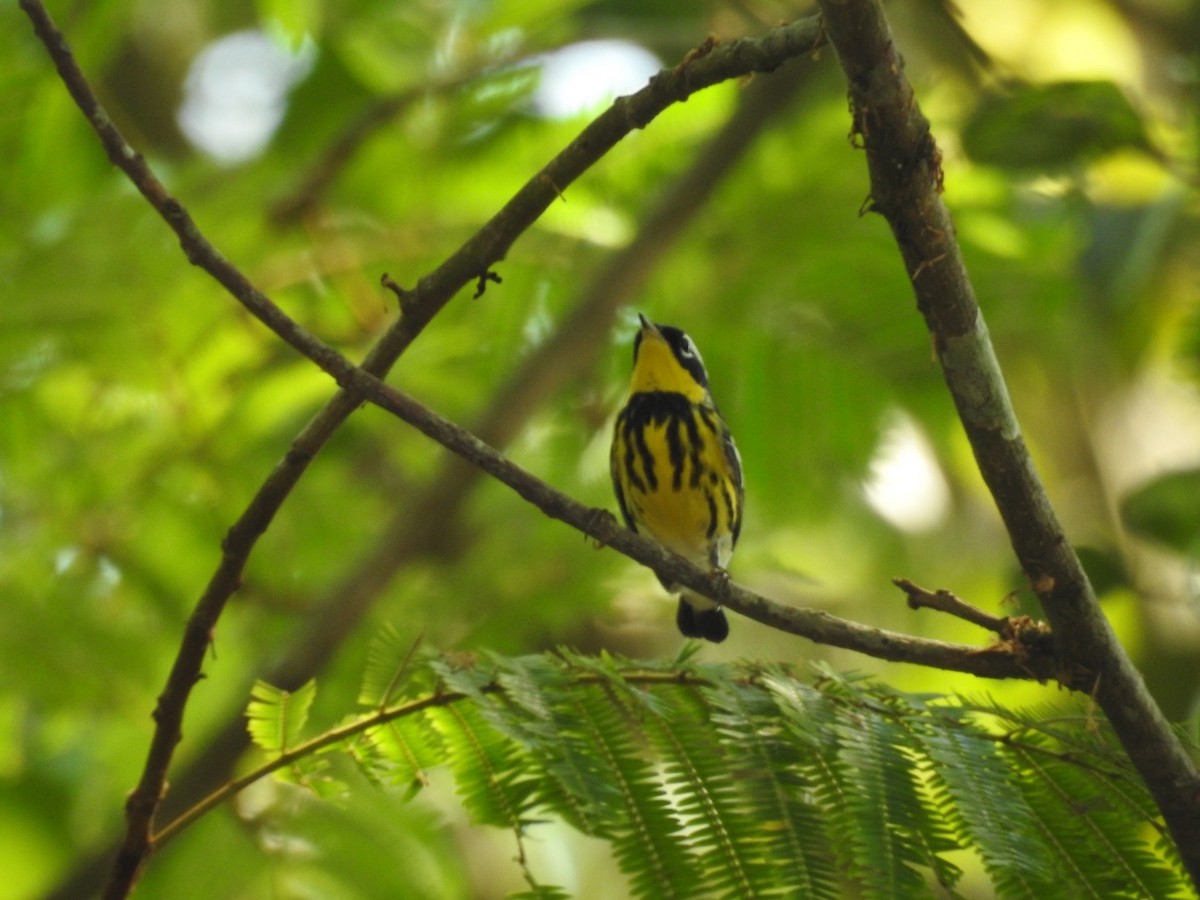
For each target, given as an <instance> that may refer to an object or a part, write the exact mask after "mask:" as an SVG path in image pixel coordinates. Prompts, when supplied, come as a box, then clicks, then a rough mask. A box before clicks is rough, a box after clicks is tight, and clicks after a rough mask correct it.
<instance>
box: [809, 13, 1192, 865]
mask: <svg viewBox="0 0 1200 900" xmlns="http://www.w3.org/2000/svg"><path fill="white" fill-rule="evenodd" d="M819 5H820V7H821V10H822V13H823V14H824V19H825V23H826V27H827V29H828V32H829V39H830V43H832V44H833V46H834V49H835V50H836V51H837V55H838V59H839V61H840V62H841V65H842V68H843V70H844V71H845V73H846V81H847V83H848V86H849V92H850V106H851V113H852V116H853V125H852V126H851V134H852V137H853V138H854V139H855V140H856V141H857V142H859V145H860V146H861V147H863V149H865V150H866V155H867V166H868V171H869V173H870V178H871V198H870V209H871V210H872V211H875V212H879V213H881V214H882V215H883V216H884V217H885V218H886V219H887V221H888V224H889V225H890V226H891V229H892V233H893V235H894V236H895V238H896V243H897V244H898V245H899V248H900V253H901V255H902V257H903V258H904V263H905V266H906V268H907V271H908V273H909V278H910V280H911V281H912V285H913V289H914V291H915V292H916V298H917V306H918V308H919V309H920V311H921V313H922V314H923V315H924V317H925V322H926V325H927V327H928V328H929V331H930V333H931V334H932V336H933V339H934V347H935V349H936V352H937V355H938V360H939V362H940V363H941V366H942V370H943V373H944V375H945V379H946V384H947V386H948V387H949V389H950V393H951V396H952V397H953V399H954V403H955V406H956V408H957V410H958V415H959V418H960V419H961V420H962V424H963V428H964V430H965V431H966V434H967V438H968V439H969V440H970V443H971V448H972V450H973V451H974V454H975V460H976V463H977V464H978V466H979V470H980V472H981V473H982V475H983V478H984V481H985V482H986V483H987V486H988V489H989V490H990V491H991V493H992V496H993V498H994V499H995V501H996V506H997V508H998V509H999V511H1000V515H1001V518H1002V519H1003V520H1004V524H1005V527H1006V529H1007V530H1008V535H1009V539H1010V540H1011V541H1012V544H1013V549H1014V550H1015V551H1016V555H1017V558H1018V560H1019V561H1020V563H1021V567H1022V569H1023V570H1024V571H1025V574H1026V577H1027V578H1028V579H1029V583H1030V585H1031V586H1032V587H1033V590H1034V591H1035V592H1036V593H1037V595H1038V597H1039V598H1040V599H1041V601H1042V606H1043V608H1044V609H1045V611H1046V616H1047V618H1048V619H1049V621H1050V625H1051V627H1052V629H1053V633H1054V636H1055V640H1056V642H1057V644H1058V647H1059V650H1060V652H1061V653H1062V656H1063V658H1064V660H1065V661H1066V662H1067V663H1068V664H1070V665H1071V666H1072V667H1074V669H1075V674H1074V676H1073V678H1072V680H1073V681H1075V682H1076V683H1080V682H1082V681H1091V683H1092V686H1093V692H1094V694H1095V697H1096V699H1097V701H1098V702H1099V704H1100V706H1101V708H1102V709H1103V710H1104V712H1105V714H1106V715H1107V716H1108V718H1109V721H1110V722H1111V723H1112V725H1113V728H1114V730H1115V731H1116V733H1117V735H1118V736H1119V738H1120V740H1121V743H1122V744H1123V745H1124V747H1125V751H1126V752H1127V753H1128V754H1129V756H1130V759H1131V760H1132V761H1133V763H1134V765H1135V766H1136V768H1137V769H1138V772H1139V773H1140V774H1141V776H1142V777H1143V778H1144V779H1145V781H1146V784H1147V786H1148V787H1149V788H1150V792H1151V793H1152V794H1153V796H1154V798H1155V800H1156V801H1157V803H1158V806H1159V809H1160V810H1162V813H1163V818H1164V820H1165V821H1166V823H1167V826H1168V828H1169V829H1170V830H1171V833H1172V835H1173V836H1174V838H1175V842H1176V844H1177V846H1178V848H1179V852H1180V855H1181V857H1182V858H1183V860H1184V862H1185V865H1186V866H1187V868H1188V871H1189V873H1190V874H1191V877H1192V880H1193V882H1195V883H1196V884H1197V885H1200V776H1198V775H1197V772H1196V768H1195V766H1194V765H1193V764H1192V762H1191V760H1190V759H1189V757H1188V754H1187V752H1186V750H1185V749H1184V747H1183V745H1182V744H1181V743H1180V741H1179V740H1178V739H1177V738H1176V737H1175V735H1174V733H1173V732H1172V730H1171V727H1170V724H1169V723H1168V722H1167V720H1166V718H1165V717H1164V716H1163V714H1162V712H1161V711H1160V710H1159V709H1158V707H1157V706H1156V705H1155V703H1154V701H1153V699H1152V698H1151V697H1150V694H1149V692H1148V691H1147V690H1146V687H1145V684H1144V683H1143V682H1142V679H1141V677H1140V675H1139V674H1138V673H1137V670H1136V669H1135V668H1134V666H1133V663H1132V662H1131V661H1130V659H1129V657H1128V656H1127V655H1126V654H1125V652H1124V650H1123V649H1122V647H1121V645H1120V643H1119V642H1118V641H1117V638H1116V635H1115V634H1114V633H1113V631H1112V628H1111V627H1110V626H1109V624H1108V621H1107V620H1106V619H1105V618H1104V615H1103V613H1102V612H1101V610H1100V606H1099V604H1098V603H1097V601H1096V596H1095V593H1094V591H1093V590H1092V586H1091V583H1090V582H1089V581H1088V578H1087V575H1086V574H1085V572H1084V571H1083V567H1082V566H1081V565H1080V563H1079V559H1078V557H1077V556H1076V555H1075V551H1074V550H1073V549H1072V547H1071V545H1070V543H1069V542H1068V541H1067V538H1066V535H1065V534H1064V533H1063V530H1062V527H1061V525H1060V524H1059V522H1058V520H1057V517H1056V516H1055V514H1054V510H1053V509H1052V507H1051V505H1050V500H1049V498H1048V497H1047V495H1046V491H1045V489H1044V487H1043V486H1042V483H1041V480H1040V478H1039V477H1038V474H1037V471H1036V470H1035V468H1034V466H1033V462H1032V460H1031V459H1030V456H1029V452H1028V450H1027V449H1026V447H1025V442H1024V440H1023V439H1022V437H1021V432H1020V428H1019V426H1018V424H1017V419H1016V414H1015V413H1014V412H1013V408H1012V404H1011V402H1010V400H1009V396H1008V388H1007V386H1006V385H1005V383H1004V378H1003V376H1002V375H1001V373H1000V366H999V363H998V362H997V360H996V354H995V350H994V349H993V347H992V343H991V340H990V339H989V337H988V332H987V326H986V324H985V322H984V319H983V314H982V312H981V311H980V309H979V306H978V304H977V302H976V299H975V294H974V290H973V289H972V287H971V283H970V280H969V278H968V276H967V272H966V268H965V266H964V265H963V261H962V256H961V254H960V252H959V248H958V243H957V241H956V240H955V237H954V226H953V224H952V223H951V220H950V215H949V213H948V212H947V210H946V207H945V206H944V204H943V203H942V200H941V190H942V170H941V155H940V153H939V151H938V148H937V145H936V143H935V142H934V139H933V136H932V135H931V134H930V130H929V122H928V121H927V120H926V119H925V117H924V116H923V115H922V114H921V111H920V108H919V107H918V105H917V101H916V98H915V96H914V95H913V91H912V86H911V85H910V84H909V83H908V80H907V79H906V78H905V76H904V61H903V59H902V58H901V56H900V53H899V51H898V50H897V49H896V47H895V44H894V43H893V41H892V37H891V33H890V31H889V29H888V25H887V21H886V20H885V18H884V16H883V11H882V9H881V8H880V6H879V4H878V2H877V0H819Z"/></svg>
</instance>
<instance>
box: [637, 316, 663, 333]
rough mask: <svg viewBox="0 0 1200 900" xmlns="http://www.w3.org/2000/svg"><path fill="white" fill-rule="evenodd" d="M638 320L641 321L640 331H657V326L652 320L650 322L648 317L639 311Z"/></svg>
mask: <svg viewBox="0 0 1200 900" xmlns="http://www.w3.org/2000/svg"><path fill="white" fill-rule="evenodd" d="M638 321H640V322H641V323H642V331H652V332H654V333H655V334H657V333H658V326H657V325H655V324H654V323H653V322H651V321H650V320H649V319H647V318H646V317H645V316H643V315H642V314H641V313H638Z"/></svg>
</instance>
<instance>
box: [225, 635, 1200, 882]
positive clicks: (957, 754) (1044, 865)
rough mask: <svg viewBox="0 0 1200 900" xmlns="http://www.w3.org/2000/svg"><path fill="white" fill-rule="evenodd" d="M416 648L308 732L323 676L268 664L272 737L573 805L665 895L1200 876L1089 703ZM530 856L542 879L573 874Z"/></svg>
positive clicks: (407, 774)
mask: <svg viewBox="0 0 1200 900" xmlns="http://www.w3.org/2000/svg"><path fill="white" fill-rule="evenodd" d="M412 657H413V654H412V652H411V648H409V647H406V646H405V645H404V644H403V643H402V642H400V641H398V640H397V639H396V637H395V635H385V636H384V637H383V638H382V639H381V641H380V642H379V643H378V644H377V646H376V647H375V648H374V649H373V651H372V653H371V656H370V662H369V664H368V675H367V684H366V685H365V687H364V690H363V693H362V702H363V704H364V706H365V707H367V708H368V709H369V712H366V713H364V714H363V715H362V716H360V717H357V718H355V719H351V720H349V721H347V722H344V723H343V724H341V725H339V726H338V728H336V729H333V730H332V731H330V732H328V733H326V734H325V735H319V736H317V737H315V738H311V739H309V741H308V742H307V743H301V742H300V738H301V735H300V731H299V729H300V728H301V727H302V726H303V720H304V716H305V715H306V713H307V710H308V707H309V705H310V704H311V702H312V695H311V689H310V688H308V687H306V688H305V689H304V690H303V691H301V692H297V693H296V694H294V695H284V694H282V693H281V692H278V691H274V690H273V689H270V688H268V687H267V686H258V687H256V689H255V694H254V699H253V700H252V702H251V707H250V713H249V715H250V722H251V731H252V733H253V734H254V736H255V740H256V741H257V742H258V743H259V744H260V746H262V747H263V748H264V749H265V750H267V751H268V753H269V754H273V755H275V756H276V757H277V762H286V763H287V764H288V766H289V769H288V771H290V772H292V774H293V776H295V775H296V773H297V772H300V773H301V774H303V771H304V770H305V768H306V767H309V766H319V762H318V761H317V754H318V751H321V750H325V751H327V750H329V749H330V748H331V747H335V746H336V747H342V748H344V749H346V750H347V751H349V752H350V755H351V756H352V757H353V758H354V759H355V760H356V761H357V762H358V763H359V765H360V766H361V767H362V768H363V769H364V771H366V772H367V774H368V775H369V776H370V777H371V778H372V779H373V780H375V781H377V782H381V783H398V784H401V785H403V786H406V787H408V788H409V789H410V791H412V792H416V791H419V790H420V789H421V787H422V785H423V784H425V773H426V772H427V771H429V770H430V769H431V768H433V767H435V766H446V767H448V769H449V770H450V771H451V772H452V773H453V776H454V779H455V782H456V784H457V787H458V792H459V795H460V796H461V797H462V801H463V804H464V806H465V807H466V808H467V809H468V810H469V811H470V813H471V815H472V816H473V817H474V818H475V819H476V820H477V821H478V822H480V823H484V824H488V825H494V826H498V827H501V828H505V829H509V830H511V831H513V832H515V833H516V835H517V837H518V840H520V839H521V838H522V836H523V835H524V834H525V833H527V832H529V831H530V830H531V829H536V828H537V823H538V822H539V821H544V820H545V819H547V818H548V817H558V818H560V819H562V820H564V821H566V822H568V823H570V824H571V825H572V826H573V827H575V828H577V829H578V830H580V831H581V832H583V833H585V834H588V835H591V836H594V837H598V838H602V839H604V840H607V841H608V842H609V844H610V845H611V847H612V849H613V854H614V856H615V858H616V860H617V862H618V864H619V865H620V867H621V868H622V870H623V871H624V872H625V873H626V875H627V876H628V879H629V884H630V886H631V888H632V890H633V891H634V893H635V894H636V895H638V896H641V897H653V898H666V897H680V898H683V897H698V896H704V897H764V896H778V897H800V898H809V897H811V898H835V897H840V896H845V895H846V894H847V893H850V894H854V895H860V896H863V897H879V898H897V897H899V898H907V897H934V896H937V897H944V896H957V894H956V891H957V889H958V887H959V886H960V885H961V884H962V882H963V879H964V878H969V879H973V880H974V881H973V886H972V890H973V891H974V892H975V893H978V892H980V891H981V890H984V891H990V892H992V893H994V894H995V895H996V896H999V897H1018V898H1026V897H1029V898H1033V897H1037V898H1042V897H1096V898H1101V897H1103V898H1111V897H1155V898H1160V897H1162V898H1166V897H1195V896H1196V895H1195V893H1194V891H1193V890H1192V888H1191V887H1190V885H1189V882H1188V881H1187V879H1186V876H1185V875H1184V874H1183V871H1182V868H1181V867H1180V865H1179V862H1178V860H1177V858H1176V855H1175V850H1174V848H1173V847H1172V846H1171V844H1170V841H1169V838H1168V837H1167V836H1166V833H1165V831H1164V830H1163V828H1162V826H1161V824H1160V822H1159V821H1158V819H1157V817H1156V812H1155V807H1154V804H1153V802H1152V800H1151V799H1150V798H1149V796H1148V795H1147V793H1146V791H1145V789H1144V787H1143V786H1142V784H1141V782H1140V781H1139V780H1138V778H1137V776H1136V773H1135V772H1134V771H1133V769H1132V767H1131V766H1130V765H1129V763H1128V761H1127V760H1126V759H1125V757H1124V755H1123V754H1122V753H1121V751H1120V749H1119V747H1118V746H1117V745H1116V743H1115V741H1113V739H1112V737H1111V735H1110V734H1109V733H1108V731H1107V728H1106V727H1105V726H1104V725H1103V723H1102V722H1099V721H1097V719H1096V717H1095V715H1094V714H1089V711H1088V710H1087V709H1086V708H1085V707H1083V706H1079V705H1077V706H1075V707H1072V708H1067V709H1064V708H1063V707H1057V708H1054V709H1044V710H1037V711H1034V712H1028V713H1019V712H1014V711H1011V710H1007V709H1004V708H1002V707H1000V706H998V705H996V704H994V703H992V702H990V701H987V700H983V701H979V700H975V701H969V700H965V699H960V698H953V697H941V696H928V695H920V696H918V695H911V694H905V693H902V692H900V691H896V690H893V689H891V688H888V687H886V686H884V685H881V684H879V683H876V682H873V681H869V680H865V679H859V678H854V677H847V676H843V675H838V674H836V673H834V672H832V671H829V670H827V669H818V670H817V672H816V675H815V677H814V675H813V674H812V673H807V674H806V675H804V676H803V677H802V676H800V675H798V674H797V673H796V672H794V671H792V670H789V669H787V668H784V667H766V666H751V665H699V664H696V663H695V662H694V661H693V660H691V659H690V658H688V657H687V656H686V655H685V656H683V657H681V658H680V659H677V660H674V661H671V662H662V663H631V662H629V661H626V660H618V659H613V658H610V657H608V656H601V657H598V658H597V657H589V656H582V655H579V654H575V653H572V652H568V651H559V652H557V653H554V654H545V655H540V656H530V657H519V658H504V657H499V656H486V657H465V658H453V659H451V658H444V657H439V656H437V655H434V654H432V653H423V654H420V655H419V656H418V658H416V659H414V658H412ZM273 768H275V769H279V768H282V766H281V765H278V764H277V765H275V766H274V767H273ZM967 872H970V873H971V874H970V875H969V876H968V875H967V874H966V873H967ZM526 877H527V880H528V881H529V883H530V885H531V890H530V892H529V893H528V894H527V895H526V896H530V897H533V896H539V897H554V896H561V892H559V891H558V889H556V888H553V887H547V886H543V885H539V884H537V883H536V881H535V879H534V878H533V876H532V873H529V872H526Z"/></svg>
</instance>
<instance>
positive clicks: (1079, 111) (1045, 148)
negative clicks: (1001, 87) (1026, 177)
mask: <svg viewBox="0 0 1200 900" xmlns="http://www.w3.org/2000/svg"><path fill="white" fill-rule="evenodd" d="M962 140H963V146H964V148H965V149H966V151H967V153H968V155H970V157H971V158H972V159H974V160H975V161H976V162H979V163H983V164H985V165H993V166H998V167H1000V168H1005V169H1016V170H1034V171H1045V170H1053V169H1061V168H1066V167H1069V166H1073V165H1078V164H1080V163H1083V162H1087V161H1088V160H1091V159H1095V158H1096V157H1099V156H1102V155H1104V154H1106V153H1111V152H1113V151H1114V150H1119V149H1125V148H1128V149H1136V150H1146V151H1149V150H1150V149H1151V148H1150V141H1149V139H1148V138H1147V136H1146V129H1145V125H1144V123H1143V122H1142V117H1141V115H1139V114H1138V112H1137V111H1136V110H1135V109H1134V108H1133V105H1132V104H1131V103H1130V102H1129V99H1128V98H1127V97H1126V96H1125V95H1124V94H1123V93H1122V92H1121V89H1120V88H1119V87H1117V86H1116V85H1115V84H1113V83H1112V82H1111V81H1058V82H1052V83H1049V84H1031V85H1021V86H1019V87H1016V88H1014V89H1013V90H1011V91H1010V92H1008V93H1006V94H992V95H990V96H987V97H985V98H984V99H983V100H982V101H981V102H980V104H979V105H978V106H977V107H976V108H975V110H974V112H973V113H972V114H971V116H970V118H969V119H968V120H967V122H966V125H965V126H964V127H963V133H962Z"/></svg>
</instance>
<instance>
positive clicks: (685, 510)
mask: <svg viewBox="0 0 1200 900" xmlns="http://www.w3.org/2000/svg"><path fill="white" fill-rule="evenodd" d="M638 318H639V319H641V322H642V327H641V329H640V330H639V331H638V333H637V336H636V337H635V338H634V341H633V379H632V383H631V384H630V387H629V399H628V400H627V401H626V402H625V407H624V408H623V409H622V410H621V412H620V413H619V414H618V415H617V423H616V427H615V429H614V431H613V443H612V453H611V455H610V458H609V462H610V466H611V469H612V480H613V489H614V490H615V491H616V494H617V503H618V504H619V505H620V507H621V515H622V516H624V518H625V524H626V525H628V526H629V527H630V528H631V529H633V530H634V531H637V532H640V533H642V534H645V535H648V536H649V537H652V538H654V539H655V540H656V541H658V543H660V544H662V545H663V546H664V547H666V548H667V549H668V550H673V551H674V552H676V553H678V554H680V555H681V556H684V557H686V558H687V559H689V560H691V561H692V562H694V563H696V564H697V565H700V566H710V567H712V568H722V569H723V568H724V567H725V566H726V565H727V564H728V563H729V558H730V557H731V556H732V555H733V546H734V544H736V543H737V539H738V534H739V533H740V532H741V530H742V500H743V496H744V491H743V488H742V460H741V457H740V456H739V455H738V451H737V447H736V446H735V445H734V443H733V436H732V435H731V434H730V433H729V429H728V428H727V427H726V425H725V420H724V419H722V418H721V414H720V412H718V410H717V405H716V403H714V402H713V398H712V394H711V393H709V390H708V374H707V373H706V372H705V371H704V362H703V360H701V358H700V351H699V350H697V349H696V345H695V344H694V343H692V339H691V338H689V337H688V336H687V335H686V334H684V333H683V332H682V331H680V330H679V329H678V328H672V327H671V326H670V325H655V324H654V323H653V322H650V321H648V320H647V319H646V317H645V316H641V315H639V316H638ZM663 587H665V588H666V589H667V590H669V591H672V592H675V591H678V592H679V595H680V596H679V612H678V614H677V616H676V619H675V621H676V624H678V626H679V630H680V631H681V632H683V634H684V635H686V636H687V637H701V638H705V639H707V640H710V641H717V642H719V641H723V640H725V638H726V637H727V636H728V635H729V623H728V622H726V621H725V613H723V612H722V611H721V607H720V606H718V605H717V604H716V603H714V602H713V601H712V600H709V599H708V598H707V597H702V596H700V595H699V594H697V593H695V592H693V591H691V590H688V589H687V588H682V587H679V586H677V585H669V584H667V583H666V582H665V581H664V582H663Z"/></svg>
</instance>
